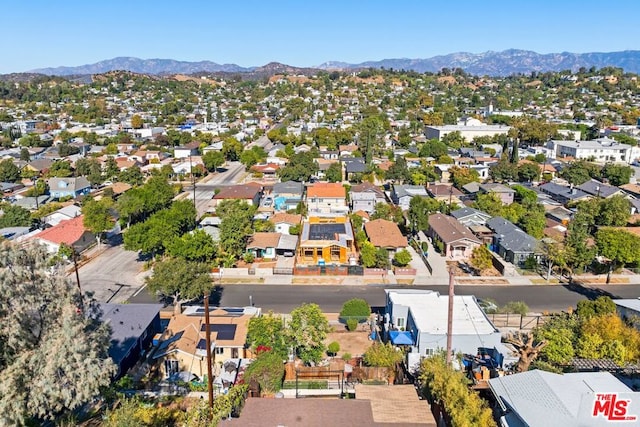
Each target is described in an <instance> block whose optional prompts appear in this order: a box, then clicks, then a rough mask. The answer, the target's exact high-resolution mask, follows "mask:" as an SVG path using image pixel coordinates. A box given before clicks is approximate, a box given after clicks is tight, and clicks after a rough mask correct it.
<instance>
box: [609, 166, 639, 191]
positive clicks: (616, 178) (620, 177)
mask: <svg viewBox="0 0 640 427" xmlns="http://www.w3.org/2000/svg"><path fill="white" fill-rule="evenodd" d="M631 175H633V169H632V168H631V166H626V165H616V164H615V163H607V164H606V165H604V167H603V168H602V177H603V178H606V179H608V180H609V184H611V185H613V186H615V187H619V186H621V185H624V184H628V183H629V180H630V179H631Z"/></svg>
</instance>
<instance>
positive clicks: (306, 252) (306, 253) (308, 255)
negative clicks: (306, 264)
mask: <svg viewBox="0 0 640 427" xmlns="http://www.w3.org/2000/svg"><path fill="white" fill-rule="evenodd" d="M313 252H314V250H313V248H311V249H305V250H304V257H305V259H313Z"/></svg>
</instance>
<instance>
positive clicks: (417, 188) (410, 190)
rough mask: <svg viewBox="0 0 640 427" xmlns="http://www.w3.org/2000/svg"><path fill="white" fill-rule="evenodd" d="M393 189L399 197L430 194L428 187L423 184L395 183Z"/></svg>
mask: <svg viewBox="0 0 640 427" xmlns="http://www.w3.org/2000/svg"><path fill="white" fill-rule="evenodd" d="M393 191H394V192H395V193H396V196H397V197H398V198H401V197H405V196H409V197H413V196H425V197H426V196H428V194H427V189H426V188H424V187H423V186H422V185H394V186H393Z"/></svg>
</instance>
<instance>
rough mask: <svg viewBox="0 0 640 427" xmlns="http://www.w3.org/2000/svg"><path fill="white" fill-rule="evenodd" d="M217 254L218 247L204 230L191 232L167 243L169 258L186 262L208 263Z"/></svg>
mask: <svg viewBox="0 0 640 427" xmlns="http://www.w3.org/2000/svg"><path fill="white" fill-rule="evenodd" d="M217 252H218V245H217V244H216V243H215V242H214V241H213V239H212V238H211V236H210V235H209V234H207V233H206V232H205V231H204V230H193V231H192V232H190V233H187V234H184V235H183V236H181V237H179V238H177V239H173V240H170V241H168V242H167V253H168V254H169V255H170V256H172V257H174V258H184V259H186V260H187V261H196V262H210V261H212V260H213V259H215V257H216V254H217Z"/></svg>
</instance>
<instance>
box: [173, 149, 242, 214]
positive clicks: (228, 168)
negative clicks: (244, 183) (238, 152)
mask: <svg viewBox="0 0 640 427" xmlns="http://www.w3.org/2000/svg"><path fill="white" fill-rule="evenodd" d="M244 172H245V170H244V165H243V164H242V163H240V162H227V164H226V165H225V167H224V168H221V169H220V170H219V171H218V172H216V173H215V174H213V175H210V176H208V177H207V178H205V179H203V180H202V181H200V182H198V183H196V209H197V211H198V217H201V216H202V215H203V214H204V213H205V212H206V211H207V208H208V207H209V202H210V201H211V199H212V198H213V195H214V193H215V189H216V188H220V187H224V186H226V185H233V184H236V183H237V182H238V181H239V180H240V179H241V178H242V177H243V176H244ZM184 191H185V193H186V199H187V200H193V186H191V185H190V186H188V187H185V188H184Z"/></svg>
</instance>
